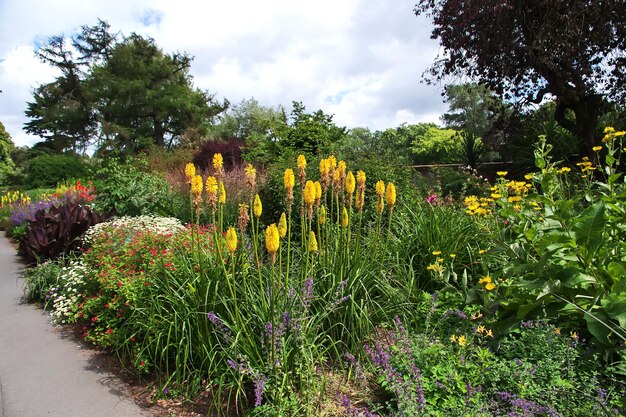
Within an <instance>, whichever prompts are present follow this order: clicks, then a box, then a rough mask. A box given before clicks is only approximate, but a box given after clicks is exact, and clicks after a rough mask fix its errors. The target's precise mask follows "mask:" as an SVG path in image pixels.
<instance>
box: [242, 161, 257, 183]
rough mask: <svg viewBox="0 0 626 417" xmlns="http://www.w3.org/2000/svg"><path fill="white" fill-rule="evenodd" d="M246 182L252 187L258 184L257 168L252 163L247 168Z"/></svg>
mask: <svg viewBox="0 0 626 417" xmlns="http://www.w3.org/2000/svg"><path fill="white" fill-rule="evenodd" d="M245 175H246V182H247V183H248V185H249V186H250V187H252V188H254V186H255V185H256V169H254V167H253V166H252V164H248V166H246V169H245Z"/></svg>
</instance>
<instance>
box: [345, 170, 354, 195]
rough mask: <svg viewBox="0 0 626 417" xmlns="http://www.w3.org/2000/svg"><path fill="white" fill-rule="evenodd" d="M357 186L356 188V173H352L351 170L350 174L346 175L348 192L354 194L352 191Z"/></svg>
mask: <svg viewBox="0 0 626 417" xmlns="http://www.w3.org/2000/svg"><path fill="white" fill-rule="evenodd" d="M355 188H356V181H355V179H354V174H353V173H352V171H350V172H348V175H346V192H347V193H348V194H350V195H352V193H354V190H355Z"/></svg>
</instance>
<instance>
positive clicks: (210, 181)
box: [206, 176, 217, 198]
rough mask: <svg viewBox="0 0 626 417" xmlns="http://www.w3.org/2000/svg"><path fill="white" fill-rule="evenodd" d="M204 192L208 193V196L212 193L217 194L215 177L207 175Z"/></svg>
mask: <svg viewBox="0 0 626 417" xmlns="http://www.w3.org/2000/svg"><path fill="white" fill-rule="evenodd" d="M206 192H207V194H208V195H209V198H210V197H211V196H212V195H217V179H215V177H213V176H209V177H207V179H206Z"/></svg>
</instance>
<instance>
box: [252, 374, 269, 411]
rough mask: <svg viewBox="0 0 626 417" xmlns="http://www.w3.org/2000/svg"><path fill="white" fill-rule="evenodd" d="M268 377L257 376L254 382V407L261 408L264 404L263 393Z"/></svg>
mask: <svg viewBox="0 0 626 417" xmlns="http://www.w3.org/2000/svg"><path fill="white" fill-rule="evenodd" d="M266 381H267V378H266V377H259V376H257V378H256V380H255V381H254V406H255V407H259V406H260V405H261V404H262V403H263V391H264V390H265V382H266Z"/></svg>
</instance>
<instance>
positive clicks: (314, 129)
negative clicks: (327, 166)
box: [281, 101, 346, 155]
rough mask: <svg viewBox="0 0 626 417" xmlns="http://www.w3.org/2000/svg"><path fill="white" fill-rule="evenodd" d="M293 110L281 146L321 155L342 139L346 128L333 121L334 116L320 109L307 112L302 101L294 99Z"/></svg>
mask: <svg viewBox="0 0 626 417" xmlns="http://www.w3.org/2000/svg"><path fill="white" fill-rule="evenodd" d="M292 104H293V110H292V111H291V125H290V129H289V130H288V131H287V132H286V136H285V137H284V138H283V139H281V146H282V147H285V148H288V149H291V150H293V151H295V152H301V153H306V154H310V155H319V154H324V153H326V152H328V150H329V149H330V147H331V145H332V144H333V143H335V142H337V141H339V140H341V139H342V138H343V137H344V136H345V134H346V129H345V128H344V127H339V126H337V125H335V123H333V116H332V115H327V114H324V112H323V111H321V110H318V111H316V112H315V113H312V114H310V113H306V112H305V110H306V108H305V107H304V105H303V104H302V103H301V102H297V101H294V102H293V103H292Z"/></svg>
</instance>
